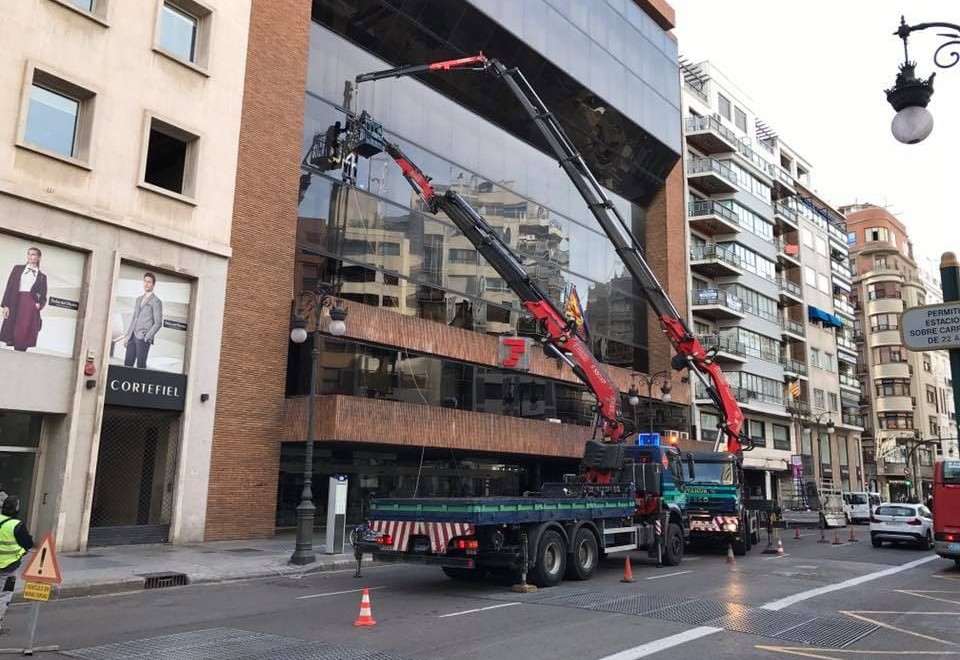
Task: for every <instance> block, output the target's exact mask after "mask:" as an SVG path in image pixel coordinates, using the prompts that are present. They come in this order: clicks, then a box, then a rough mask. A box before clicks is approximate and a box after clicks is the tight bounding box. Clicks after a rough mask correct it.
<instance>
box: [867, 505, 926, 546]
mask: <svg viewBox="0 0 960 660" xmlns="http://www.w3.org/2000/svg"><path fill="white" fill-rule="evenodd" d="M870 541H871V542H872V543H873V547H875V548H879V547H880V546H882V545H883V542H884V541H892V542H895V543H896V542H901V541H906V542H908V543H915V544H916V545H919V546H920V547H921V548H922V549H923V550H929V549H930V548H932V547H933V514H932V513H931V512H930V509H928V508H927V507H925V506H924V505H922V504H907V503H903V502H896V503H889V502H887V503H883V504H881V505H880V506H878V507H877V508H876V509H875V510H874V512H873V515H872V516H870Z"/></svg>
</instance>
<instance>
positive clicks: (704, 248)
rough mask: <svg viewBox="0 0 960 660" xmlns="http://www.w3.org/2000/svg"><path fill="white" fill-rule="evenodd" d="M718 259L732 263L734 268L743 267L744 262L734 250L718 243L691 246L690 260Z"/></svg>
mask: <svg viewBox="0 0 960 660" xmlns="http://www.w3.org/2000/svg"><path fill="white" fill-rule="evenodd" d="M706 260H716V261H722V262H724V263H727V264H730V265H731V266H733V267H734V268H743V263H742V262H741V260H740V257H738V256H737V255H736V254H734V252H733V250H731V249H730V248H729V247H727V246H725V245H720V244H717V243H702V244H700V245H691V246H690V261H706Z"/></svg>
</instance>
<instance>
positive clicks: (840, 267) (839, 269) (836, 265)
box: [830, 259, 853, 280]
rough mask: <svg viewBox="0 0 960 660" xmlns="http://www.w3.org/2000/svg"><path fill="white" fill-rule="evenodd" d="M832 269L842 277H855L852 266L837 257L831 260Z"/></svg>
mask: <svg viewBox="0 0 960 660" xmlns="http://www.w3.org/2000/svg"><path fill="white" fill-rule="evenodd" d="M830 270H831V271H832V272H834V273H835V274H837V275H839V276H840V277H845V278H847V279H848V280H849V279H853V273H851V272H850V268H849V267H848V266H847V265H846V264H842V263H840V262H839V261H837V260H836V259H831V260H830Z"/></svg>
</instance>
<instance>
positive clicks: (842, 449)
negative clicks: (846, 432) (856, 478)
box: [837, 438, 849, 468]
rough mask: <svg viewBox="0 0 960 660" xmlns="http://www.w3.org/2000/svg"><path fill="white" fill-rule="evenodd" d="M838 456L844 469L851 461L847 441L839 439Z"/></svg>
mask: <svg viewBox="0 0 960 660" xmlns="http://www.w3.org/2000/svg"><path fill="white" fill-rule="evenodd" d="M837 455H838V456H839V458H840V467H841V468H844V467H846V466H847V465H848V464H849V459H848V457H847V439H846V438H839V439H838V440H837Z"/></svg>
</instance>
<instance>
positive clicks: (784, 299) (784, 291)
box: [777, 277, 803, 307]
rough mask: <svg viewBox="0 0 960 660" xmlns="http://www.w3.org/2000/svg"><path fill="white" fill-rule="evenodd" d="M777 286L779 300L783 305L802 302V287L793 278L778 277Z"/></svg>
mask: <svg viewBox="0 0 960 660" xmlns="http://www.w3.org/2000/svg"><path fill="white" fill-rule="evenodd" d="M777 286H778V287H780V302H781V303H783V304H784V305H785V306H788V307H789V306H790V305H799V304H801V303H803V288H802V287H801V286H800V285H799V284H797V283H796V282H794V281H793V280H788V279H787V278H786V277H778V278H777Z"/></svg>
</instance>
